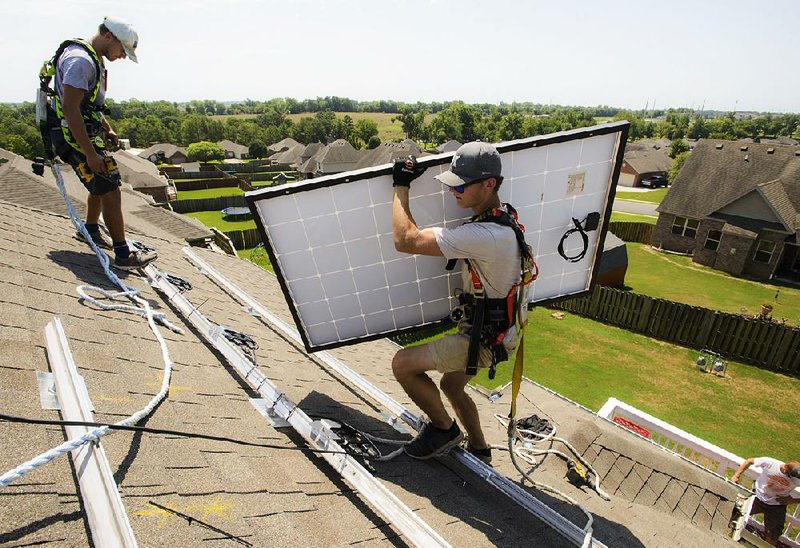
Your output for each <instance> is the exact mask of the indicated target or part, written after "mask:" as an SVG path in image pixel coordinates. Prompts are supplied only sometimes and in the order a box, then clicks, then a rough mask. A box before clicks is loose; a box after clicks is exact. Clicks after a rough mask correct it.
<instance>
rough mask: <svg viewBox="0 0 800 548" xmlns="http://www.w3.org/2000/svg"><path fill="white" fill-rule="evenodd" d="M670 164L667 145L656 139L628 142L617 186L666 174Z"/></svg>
mask: <svg viewBox="0 0 800 548" xmlns="http://www.w3.org/2000/svg"><path fill="white" fill-rule="evenodd" d="M671 165H672V158H670V157H669V145H667V146H664V143H663V142H658V141H645V140H642V141H638V142H636V143H628V145H627V146H626V147H625V156H624V158H623V160H622V167H621V168H620V173H619V183H618V185H619V186H628V187H635V186H639V182H640V181H641V180H642V179H644V178H645V177H651V176H653V175H666V174H667V172H668V171H669V168H670V166H671Z"/></svg>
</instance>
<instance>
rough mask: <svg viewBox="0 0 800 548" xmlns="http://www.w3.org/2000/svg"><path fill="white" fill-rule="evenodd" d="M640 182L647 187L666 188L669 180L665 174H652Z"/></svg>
mask: <svg viewBox="0 0 800 548" xmlns="http://www.w3.org/2000/svg"><path fill="white" fill-rule="evenodd" d="M639 184H640V185H641V186H643V187H646V188H666V187H667V185H668V184H669V181H667V178H666V177H665V176H664V175H651V176H650V177H645V178H644V179H642V180H641V181H639Z"/></svg>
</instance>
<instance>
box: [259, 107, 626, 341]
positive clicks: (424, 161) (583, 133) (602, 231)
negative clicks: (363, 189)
mask: <svg viewBox="0 0 800 548" xmlns="http://www.w3.org/2000/svg"><path fill="white" fill-rule="evenodd" d="M629 125H630V124H629V123H628V122H624V121H623V122H612V123H607V124H601V125H597V126H592V127H586V128H579V129H574V130H569V131H563V132H559V133H553V134H549V135H541V136H536V137H529V138H525V139H518V140H514V141H508V142H502V143H498V144H496V145H495V146H496V147H497V150H498V152H500V154H501V155H505V154H506V153H509V152H515V151H523V150H526V149H532V148H543V147H547V146H549V145H556V144H560V143H568V142H570V141H580V140H583V139H588V138H591V137H598V136H605V135H611V134H617V135H616V142H615V145H614V147H615V148H614V150H613V153H612V157H611V158H610V161H611V163H612V165H611V170H610V176H609V181H608V186H607V189H606V197H605V210H604V211H600V214H601V218H602V219H601V223H600V227H599V229H598V230H597V237H596V240H594V241H593V244H594V249H593V250H592V251H593V253H592V256H591V261H592V266H591V274H590V277H589V280H588V282H587V283H586V284H584V285H585V286H586V287H585V288H583V289H580V290H577V291H575V292H572V293H569V294H565V295H559V296H556V297H553V298H544V299H540V300H536V301H535V304H536V305H543V304H548V303H551V302H556V301H559V300H563V299H567V298H573V297H576V296H580V295H582V294H585V293H587V292H589V291H590V290H591V289H592V287H593V286H594V284H595V281H596V276H597V271H598V268H599V263H600V261H599V260H598V258H599V255H600V252H601V250H602V249H603V245H604V242H605V237H606V232H607V230H608V223H609V221H610V217H611V209H612V207H611V206H612V204H613V200H614V195H615V191H616V184H617V181H618V179H619V173H620V169H621V167H622V159H623V155H624V149H625V143H626V141H627V136H628V130H629ZM453 154H454V153H453V152H450V153H444V154H438V155H435V156H427V157H423V158H419V159H418V161H419V163H420V165H422V166H424V167H426V168H428V169H430V168H434V167H436V166H439V167H438V168H437V169H436V172H437V173H438V172H439V171H441V170H443V169H447V167H448V166H449V164H450V160H451V158H452V156H453ZM567 167H571V166H567ZM506 171H507V169H506V166H505V162H504V173H505V172H506ZM391 172H392V166H391V164H385V165H382V166H375V167H371V168H366V169H362V170H358V171H350V172H344V173H337V174H333V175H329V176H324V177H319V178H316V179H310V180H306V181H304V182H302V183H291V184H286V185H281V186H279V187H270V188H266V189H261V190H257V191H253V192H247V193H246V194H245V197H246V201H247V204H248V206H249V207H250V209H251V211H252V212H253V218H254V220H255V222H256V225H257V227H258V230H259V232H260V234H261V239H262V242H263V243H264V247H265V249H266V251H267V254H268V255H269V258H270V262H271V263H272V265H273V268H274V270H275V275H276V277H277V279H278V282H279V284H280V286H281V289H282V291H283V293H284V296H285V297H286V301H287V304H288V306H289V310H290V312H291V314H292V317H293V319H294V321H295V324H296V325H297V327H298V331H299V332H300V336H301V338H302V340H303V344H304V345H305V347H306V350H308V351H310V352H315V351H319V350H326V349H331V348H337V347H340V346H346V345H350V344H356V343H359V342H366V341H369V340H375V339H379V338H384V337H391V336H394V335H398V334H403V333H413V332H416V331H419V330H423V329H429V328H431V327H432V326H433V325H435V324H437V323H440V322H442V321H445V319H446V314H442V317H441V318H439V319H437V320H431V321H424V322H422V323H420V324H415V325H404V326H403V327H396V323H397V322H396V320H397V318H395V317H393V318H392V321H393V322H394V324H395V327H394V328H392V329H386V330H383V331H381V332H379V333H367V334H362V335H357V336H354V337H345V338H342V337H341V336H340V335H338V327H336V328H335V330H336V331H337V336H338V337H339V338H338V340H329V341H328V342H323V343H320V342H315V341H314V340H312V339H314V338H316V337H317V336H316V335H315V336H312V335H311V334H310V332H309V329H310V327H315V326H318V325H325V323H326V322H330V323H334V318H333V312H332V309H331V307H330V304H331V302H330V301H335V300H336V296H331V295H327V294H326V297H325V299H324V300H325V301H326V305H327V306H328V307H329V308H328V310H327V311H321V310H320V311H317V312H316V313H314V312H312V311H311V308H310V307H309V308H304V311H303V313H302V314H301V312H300V310H299V307H300V306H303V304H301V305H298V303H296V302H295V300H294V299H293V291H292V289H291V288H290V283H297V282H298V279H296V278H293V277H292V276H289V277H287V273H290V274H291V273H293V272H296V269H297V268H298V266H297V264H295V263H294V262H291V264H290V261H285V260H284V258H283V257H288V255H287V254H286V253H278V252H277V251H276V242H275V241H273V236H276V234H273V233H272V232H271V231H270V229H269V228H270V225H269V221H270V220H265V219H263V218H262V210H261V209H260V208H259V206H258V203H259V202H261V201H263V200H268V199H271V198H277V197H285V196H291V195H295V194H299V193H303V192H310V191H314V190H318V189H323V188H328V187H333V186H336V185H340V184H344V183H353V182H356V181H363V180H364V179H375V178H378V177H382V176H386V175H389V176H391ZM581 184H582V181H581ZM412 188H413V187H412ZM502 192H503V189H501V193H502ZM416 199H419V197H417V198H416ZM331 200H334V198H333V196H332V197H331ZM414 200H415V197H414V196H412V206H411V207H412V214H414V213H415V210H414V205H413V204H414ZM511 203H512V205H516V204H514V201H513V200H512V201H511ZM296 204H297V205H298V211H299V207H300V206H299V202H296ZM303 207H308V208H313V207H317V204H311V205H304V206H303ZM334 207H335V205H334ZM444 207H445V209H447V207H449V206H446V205H445V206H444ZM325 211H327V210H325V209H324V207H323V208H322V209H320V210H319V211H312V214H311V215H309V216H307V217H303V219H313V220H315V223H311V224H312V225H313V224H318V225H319V226H317V227H316V229H315V234H316V235H317V237H322V238H328V237H330V239H331V242H332V243H331V245H330V247H329V248H328V249H327V250H326V248H324V247H322V248H316V252H317V253H318V254H319V253H320V252H321V251H323V250H326V251H327V254H328V255H327V257H326V259H325V260H326V261H334V262H335V261H343V260H345V259H347V260H349V258H347V257H345V259H343V258H342V256H341V254H337V253H335V251H336V250H335V249H334V247H335V243H336V235H337V234H336V230H335V227H333V226H332V225H328V226H327V227H326V226H325V225H324V221H323V219H324V217H325V216H326V215H321V216H314V214H316V213H325ZM352 211H357V209H353V210H352ZM337 212H338V211H334V212H332V213H331V215H334V214H336V213H337ZM469 216H470V213H464V214H463V215H462V217H460V218H457V219H448V220H447V223H446V226H456V225H458V224H460V223H461V222H462V221H463V220H465V219H468V218H469ZM374 221H375V223H376V224H377V223H379V222H382V223H386V222H387V220H386V219H381V220H380V221H379V220H378V219H377V218H375V219H374ZM417 221H418V224H419V225H420V226H424V223H423V222H420V220H419V219H417ZM388 222H390V220H388ZM304 223H308V221H303V220H302V219H301V220H300V221H298V226H297V227H295V228H300V226H301V225H303V226H302V228H303V230H304V231H305V230H306V226H305V225H304ZM273 224H274V220H273ZM286 224H291V223H290V222H286V223H285V224H284V225H282V226H284V228H283V229H284V230H286V227H285V225H286ZM439 224H440V225H441V222H440V223H439ZM341 228H342V227H341V226H340V227H339V229H341ZM562 232H563V230H562ZM381 235H382V233H381V232H378V233H377V234H376V237H380V236H381ZM527 237H528V234H526V239H527ZM362 239H363V238H362ZM349 242H352V240H344V236H343V235H342V248H343V250H344V247H345V245H346V244H347V243H349ZM529 243H531V242H530V240H529ZM590 246H591V244H590ZM348 249H349V248H348ZM302 251H304V250H303V249H298V250H297V251H295V252H293V253H296V254H297V255H300V254H301V252H302ZM538 253H539V250H537V249H536V248H535V247H534V255H535V256H538ZM290 254H291V253H290ZM309 256H310V258H311V259H312V260H314V257H313V254H311V253H310V252H309ZM414 257H415V261H416V260H423V261H424V260H426V259H427V258H422V259H420V257H421V256H414ZM432 259H436V260H441V261H443V258H441V257H437V258H432ZM296 262H297V263H301V262H302V261H300V260H299V259H297V261H296ZM414 264H415V265H416V262H415V263H414ZM383 266H384V267H385V263H384V264H383ZM289 271H292V272H289ZM351 271H352V268H351ZM334 274H335V272H334ZM445 276H458V274H453V273H451V274H443V277H445ZM299 281H303V279H301V280H299ZM417 281H419V280H417ZM320 283H323V281H322V280H320ZM354 283H355V282H354ZM387 284H389V282H388V280H387ZM417 285H418V286H419V287H420V291H421V290H422V289H421V288H422V286H421V285H419V284H417ZM328 287H330V288H331V289H332V290H334V291H339V292H342V291H344V293H347V290H348V288H346V287H344V286H339V285H337V284H336V283H335V280H329V283H328ZM387 287H388V288H389V290H390V291H391V286H390V285H389V286H387ZM349 289H350V290H353V289H354V287H353V288H349ZM323 291H324V290H323ZM449 297H451V296H448V298H449ZM438 300H441V299H438ZM438 300H437V301H438ZM426 302H432V301H426ZM310 304H314V303H313V302H311V303H310ZM423 304H425V302H421V303H420V307H422V305H423ZM450 304H452V303H450ZM533 304H534V303H530V304H529V306H533ZM318 308H319V307H318ZM448 310H449V306H448ZM320 312H323V313H324V312H328V313H330V316H331V317H330V318H329V319H328V318H327V317H324V316H322V317H321V320H320V321H319V322H318V323H316V324H307V322H306V321H304V317H305V316H309V317H310V316H311V315H312V314H318V313H320ZM389 312H392V313H393V314H396V312H395V309H394V308H392V309H391V310H390V311H389ZM362 316H363V314H362ZM315 317H316V316H315ZM344 321H346V318H344V319H337V320H336V322H337V323H338V322H344ZM401 324H402V322H401Z"/></svg>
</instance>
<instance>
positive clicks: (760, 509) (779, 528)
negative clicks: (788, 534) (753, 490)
mask: <svg viewBox="0 0 800 548" xmlns="http://www.w3.org/2000/svg"><path fill="white" fill-rule="evenodd" d="M750 514H764V529H765V530H766V532H767V536H768V537H769V538H771V539H776V538H778V537H780V536H781V533H783V526H784V525H785V524H786V505H785V504H767V503H766V502H761V501H760V500H759V499H758V497H756V499H755V500H754V501H753V508H752V510H750Z"/></svg>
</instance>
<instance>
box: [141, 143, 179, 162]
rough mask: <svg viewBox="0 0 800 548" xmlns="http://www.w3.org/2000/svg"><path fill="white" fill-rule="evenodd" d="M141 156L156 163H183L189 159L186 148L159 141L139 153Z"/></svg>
mask: <svg viewBox="0 0 800 548" xmlns="http://www.w3.org/2000/svg"><path fill="white" fill-rule="evenodd" d="M139 157H141V158H145V159H147V160H150V161H151V162H153V163H154V164H182V163H184V162H185V161H186V160H188V159H189V156H188V154H187V153H186V149H185V148H183V147H179V146H177V145H173V144H170V143H158V144H155V145H153V146H150V147H147V148H146V149H144V150H143V151H142V152H140V153H139Z"/></svg>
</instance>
